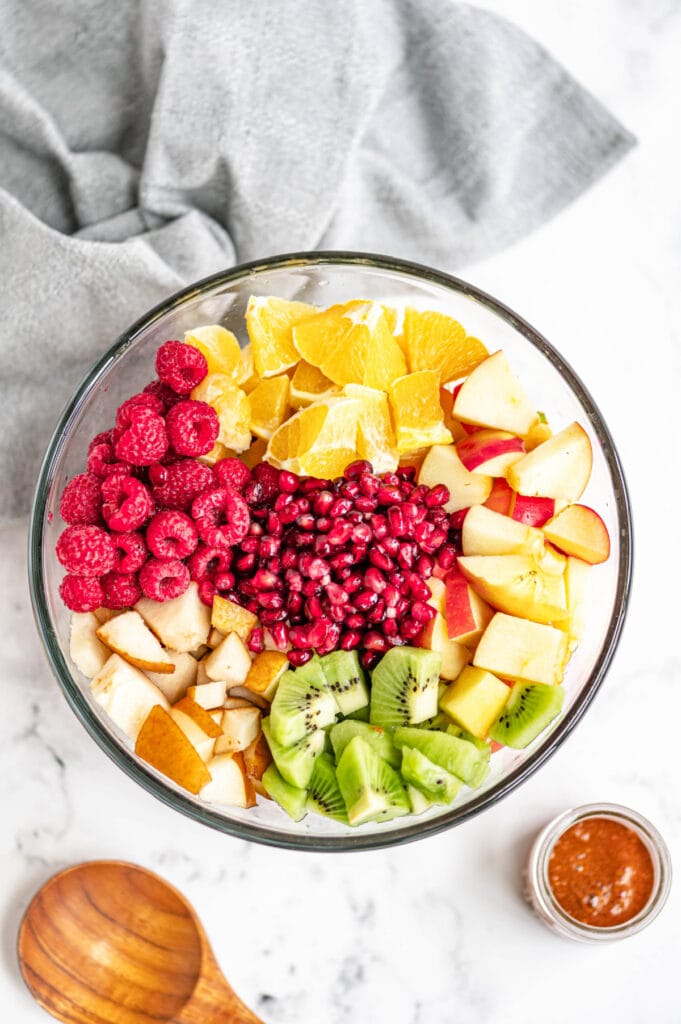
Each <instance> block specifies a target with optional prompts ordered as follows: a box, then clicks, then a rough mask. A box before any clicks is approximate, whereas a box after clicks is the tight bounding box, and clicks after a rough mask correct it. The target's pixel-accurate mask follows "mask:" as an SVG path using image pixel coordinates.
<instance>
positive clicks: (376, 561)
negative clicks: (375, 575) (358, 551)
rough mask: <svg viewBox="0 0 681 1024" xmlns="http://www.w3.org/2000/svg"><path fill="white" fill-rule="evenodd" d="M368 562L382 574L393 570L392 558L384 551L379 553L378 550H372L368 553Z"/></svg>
mask: <svg viewBox="0 0 681 1024" xmlns="http://www.w3.org/2000/svg"><path fill="white" fill-rule="evenodd" d="M369 561H370V562H371V564H372V565H373V566H375V567H376V568H377V569H381V570H382V571H383V572H390V570H391V569H394V567H395V566H394V563H393V560H392V558H389V557H388V555H386V553H385V552H384V551H380V550H379V549H378V548H372V549H371V551H370V552H369Z"/></svg>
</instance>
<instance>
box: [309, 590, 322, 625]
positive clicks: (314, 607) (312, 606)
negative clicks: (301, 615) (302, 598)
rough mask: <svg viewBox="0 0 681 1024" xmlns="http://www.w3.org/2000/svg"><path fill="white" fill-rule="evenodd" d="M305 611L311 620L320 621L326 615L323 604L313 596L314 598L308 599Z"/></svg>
mask: <svg viewBox="0 0 681 1024" xmlns="http://www.w3.org/2000/svg"><path fill="white" fill-rule="evenodd" d="M305 611H306V612H307V614H308V615H309V617H310V618H311V619H318V618H320V617H321V616H322V615H323V614H324V608H323V607H322V602H321V601H320V600H319V598H318V597H317V596H316V594H313V595H312V597H310V598H308V600H307V601H306V602H305Z"/></svg>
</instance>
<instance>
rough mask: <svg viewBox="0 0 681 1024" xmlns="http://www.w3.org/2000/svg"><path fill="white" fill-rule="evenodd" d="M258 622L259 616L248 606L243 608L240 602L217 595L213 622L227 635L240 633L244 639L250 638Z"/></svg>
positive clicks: (212, 614)
mask: <svg viewBox="0 0 681 1024" xmlns="http://www.w3.org/2000/svg"><path fill="white" fill-rule="evenodd" d="M257 622H258V616H257V615H254V614H253V612H249V611H248V609H247V608H242V607H241V605H240V604H236V603H235V602H234V601H229V600H228V599H227V598H226V597H221V596H220V594H216V595H215V597H214V599H213V609H212V612H211V623H212V625H213V626H214V627H215V628H216V629H219V630H220V632H221V633H224V634H225V636H227V634H228V633H238V634H239V636H240V637H241V639H242V640H244V641H245V640H248V638H249V636H250V635H251V631H252V630H253V627H254V626H255V625H256V624H257Z"/></svg>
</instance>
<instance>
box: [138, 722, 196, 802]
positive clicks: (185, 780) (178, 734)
mask: <svg viewBox="0 0 681 1024" xmlns="http://www.w3.org/2000/svg"><path fill="white" fill-rule="evenodd" d="M135 753H136V754H137V756H138V757H141V758H142V760H143V761H146V762H147V764H150V765H151V766H152V767H153V768H156V770H157V771H159V772H161V773H162V774H163V775H167V776H168V778H169V779H172V780H173V782H176V783H177V784H178V786H182V787H183V788H184V789H187V790H189V792H190V793H198V792H199V790H200V789H201V788H202V787H203V786H205V785H207V784H208V783H209V782H210V780H211V777H210V772H209V771H208V769H207V768H206V766H205V764H204V762H203V761H202V760H201V757H200V756H199V754H198V752H197V750H196V749H195V748H194V747H193V746H192V744H191V743H190V742H189V740H188V739H187V737H186V736H185V734H184V733H183V731H182V730H181V729H180V727H179V726H178V724H177V723H176V722H175V721H174V720H173V718H172V716H171V715H170V714H168V712H167V711H165V710H164V708H162V707H161V706H160V705H158V704H156V705H155V706H154V707H153V708H152V709H151V711H150V712H149V714H148V715H147V717H146V719H145V720H144V724H143V725H142V728H141V729H140V731H139V734H138V736H137V742H136V743H135Z"/></svg>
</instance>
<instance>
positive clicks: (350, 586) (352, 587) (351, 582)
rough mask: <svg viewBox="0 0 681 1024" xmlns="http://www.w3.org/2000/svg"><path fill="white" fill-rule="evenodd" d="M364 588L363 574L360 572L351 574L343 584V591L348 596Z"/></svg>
mask: <svg viewBox="0 0 681 1024" xmlns="http://www.w3.org/2000/svg"><path fill="white" fill-rule="evenodd" d="M361 586H362V574H361V573H360V572H352V571H351V572H350V575H349V576H347V577H346V578H345V580H344V582H343V589H344V590H345V593H346V594H354V593H356V591H358V590H359V588H360V587H361Z"/></svg>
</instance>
